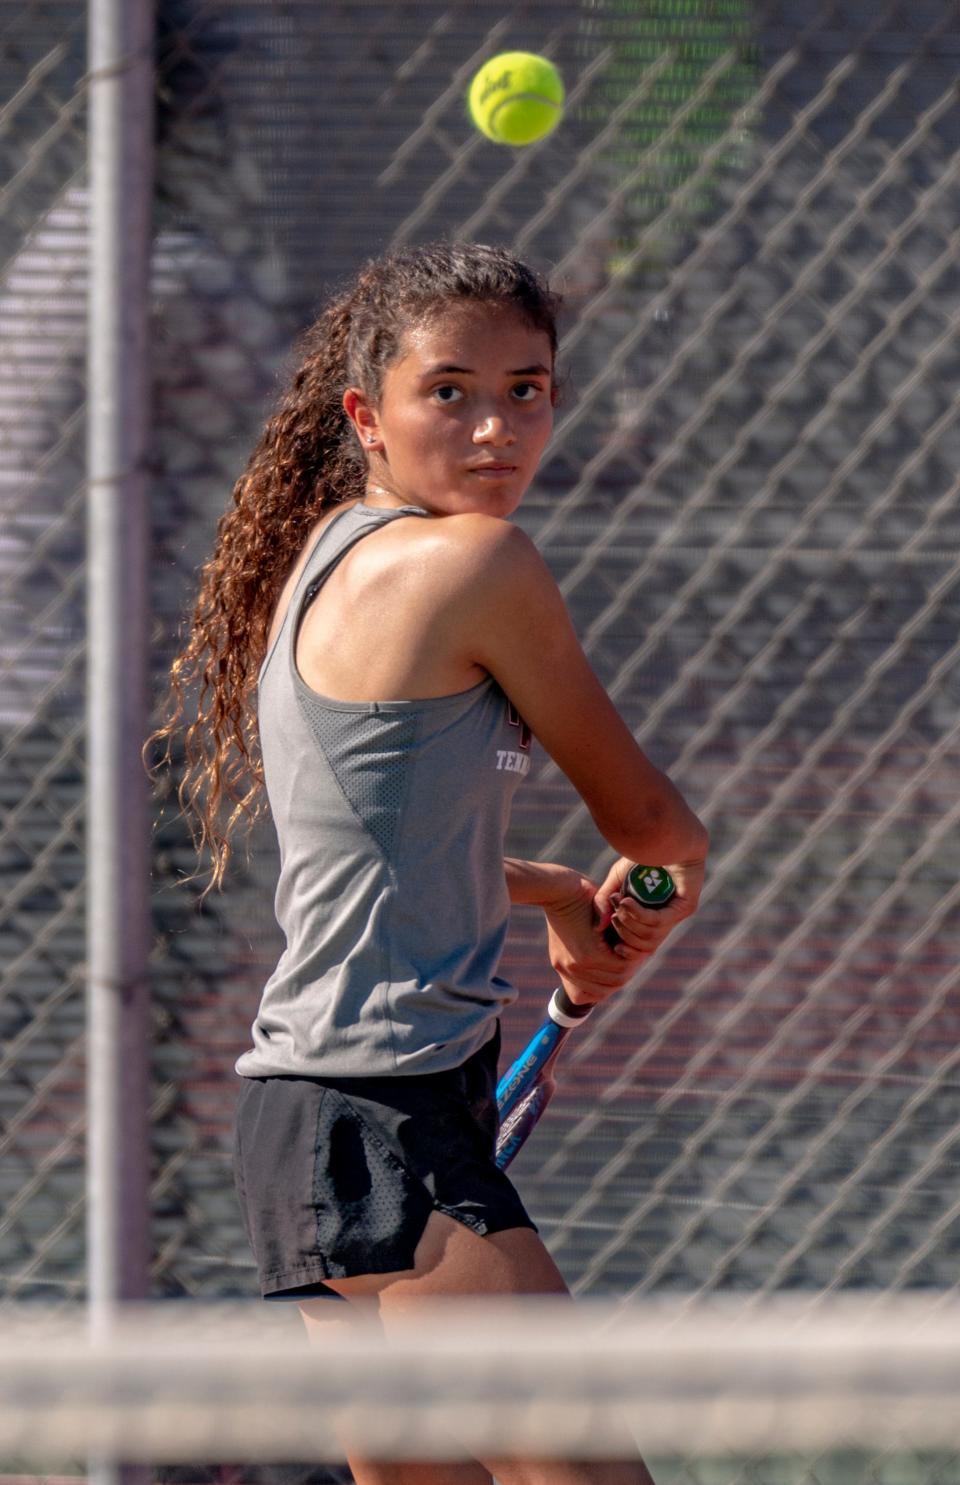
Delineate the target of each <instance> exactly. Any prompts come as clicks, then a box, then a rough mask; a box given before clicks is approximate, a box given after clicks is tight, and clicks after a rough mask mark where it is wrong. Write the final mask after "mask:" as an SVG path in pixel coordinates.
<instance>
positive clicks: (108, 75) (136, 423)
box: [87, 0, 153, 1331]
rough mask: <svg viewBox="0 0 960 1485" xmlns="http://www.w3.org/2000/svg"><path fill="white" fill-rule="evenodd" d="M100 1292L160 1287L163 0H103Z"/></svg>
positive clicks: (94, 156) (97, 954)
mask: <svg viewBox="0 0 960 1485" xmlns="http://www.w3.org/2000/svg"><path fill="white" fill-rule="evenodd" d="M89 88H90V136H89V138H90V157H89V158H90V294H89V366H88V370H89V434H88V476H89V516H88V543H89V552H88V560H89V571H88V585H89V586H88V592H89V599H88V703H87V724H88V770H89V772H88V801H87V805H88V808H87V832H88V858H87V859H88V862H89V878H88V899H87V900H88V907H87V953H88V997H89V999H88V1078H87V1086H88V1095H87V1096H88V1116H89V1151H88V1177H87V1179H88V1191H87V1194H88V1227H87V1239H88V1248H87V1252H88V1288H89V1303H90V1314H91V1321H92V1324H93V1326H94V1329H95V1330H97V1329H99V1330H101V1331H102V1330H103V1329H105V1328H107V1327H108V1326H109V1323H110V1316H111V1312H112V1310H113V1309H114V1306H115V1304H116V1303H117V1302H118V1301H121V1300H125V1299H132V1298H137V1297H142V1296H145V1295H146V1293H147V1287H148V1264H149V1252H148V1184H149V1144H148V1139H147V1095H148V1067H149V1063H148V1047H147V959H148V948H149V927H148V923H149V915H148V913H149V910H148V877H149V856H148V827H147V790H146V780H145V777H144V772H143V767H142V764H141V760H140V748H141V745H142V743H143V738H144V734H145V731H146V719H147V669H148V666H147V612H148V581H147V541H148V522H147V472H146V445H147V438H148V405H149V394H148V385H149V364H148V354H147V352H148V318H149V264H150V239H151V207H152V189H153V182H152V175H153V172H152V151H153V125H152V118H153V0H90V5H89Z"/></svg>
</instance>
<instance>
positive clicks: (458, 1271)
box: [300, 1212, 653, 1485]
mask: <svg viewBox="0 0 960 1485" xmlns="http://www.w3.org/2000/svg"><path fill="white" fill-rule="evenodd" d="M325 1282H326V1283H327V1284H328V1287H329V1288H331V1289H333V1290H335V1291H336V1292H337V1293H338V1294H341V1295H342V1296H343V1297H344V1298H345V1299H347V1300H350V1301H352V1306H351V1308H353V1310H354V1312H356V1311H363V1310H365V1311H367V1312H368V1313H369V1312H370V1311H371V1310H373V1311H375V1312H378V1313H379V1316H380V1319H381V1321H382V1323H383V1326H384V1329H385V1331H386V1332H387V1334H389V1332H390V1328H391V1322H392V1321H394V1320H395V1319H398V1318H400V1317H404V1316H405V1312H406V1311H407V1310H408V1307H410V1306H415V1305H416V1304H417V1302H418V1301H422V1300H429V1299H431V1298H439V1297H450V1296H457V1295H462V1296H464V1297H467V1296H470V1295H481V1294H499V1295H508V1294H518V1295H519V1294H529V1295H536V1294H550V1295H559V1296H567V1297H568V1296H569V1291H568V1289H567V1286H566V1284H565V1283H564V1280H563V1276H562V1275H561V1273H560V1270H559V1269H558V1268H557V1266H556V1264H555V1263H554V1261H553V1259H552V1258H551V1257H550V1254H549V1253H548V1252H547V1250H546V1248H545V1247H544V1245H543V1243H542V1242H541V1240H540V1238H539V1237H538V1236H537V1234H536V1233H535V1232H533V1231H532V1230H531V1229H530V1228H527V1227H517V1228H510V1229H509V1230H507V1231H505V1232H498V1233H493V1234H491V1235H490V1236H489V1237H479V1236H478V1235H477V1234H476V1233H475V1232H472V1231H471V1230H470V1228H468V1227H465V1226H464V1225H463V1224H462V1223H460V1222H456V1221H454V1219H453V1218H452V1217H447V1216H446V1215H444V1214H443V1213H441V1212H434V1213H433V1214H432V1215H431V1216H430V1218H429V1219H428V1221H427V1225H426V1228H425V1230H424V1233H423V1236H422V1238H421V1239H420V1242H419V1244H418V1245H417V1250H416V1254H415V1259H414V1267H413V1268H412V1269H410V1270H408V1271H406V1272H403V1273H393V1274H365V1275H362V1276H359V1277H354V1278H350V1279H335V1280H327V1281H325ZM338 1309H343V1310H346V1309H347V1306H345V1305H344V1306H342V1307H341V1306H338V1305H336V1304H334V1303H331V1301H330V1300H324V1299H319V1300H318V1299H309V1300H302V1301H301V1302H300V1310H301V1313H302V1315H303V1318H304V1322H305V1324H306V1327H307V1331H308V1333H309V1334H310V1335H311V1337H312V1338H314V1339H319V1338H320V1336H321V1334H322V1332H323V1330H324V1327H325V1323H330V1322H331V1321H335V1319H336V1316H335V1315H332V1314H331V1311H334V1312H335V1311H337V1310H338ZM348 1313H349V1311H348ZM351 1463H352V1464H353V1466H354V1469H355V1471H356V1472H357V1477H358V1479H360V1480H361V1481H362V1482H363V1485H367V1482H369V1485H381V1482H382V1485H394V1481H396V1485H407V1481H408V1480H409V1482H410V1485H414V1482H416V1485H420V1482H422V1485H434V1482H435V1481H437V1480H443V1481H444V1485H460V1482H461V1481H462V1482H463V1485H473V1481H474V1479H476V1480H477V1481H478V1482H480V1481H482V1480H483V1479H484V1475H483V1473H482V1470H483V1466H480V1465H478V1464H471V1463H466V1462H464V1463H463V1464H458V1465H457V1466H452V1465H447V1466H429V1465H426V1466H424V1465H419V1466H418V1465H410V1466H406V1467H404V1466H394V1467H392V1468H395V1469H396V1470H397V1473H396V1474H395V1475H394V1474H391V1473H390V1470H391V1467H390V1466H386V1467H383V1466H379V1467H378V1466H373V1467H371V1466H369V1465H361V1464H360V1463H359V1461H357V1462H355V1461H354V1460H352V1459H351ZM484 1464H485V1466H486V1468H487V1470H489V1471H492V1472H493V1473H494V1475H495V1477H496V1479H497V1480H498V1481H500V1482H502V1485H653V1482H652V1481H651V1480H650V1476H649V1474H648V1473H647V1471H646V1469H645V1468H644V1466H643V1463H642V1462H641V1460H639V1459H636V1460H635V1461H632V1462H630V1463H625V1464H612V1463H611V1464H574V1463H563V1462H560V1461H546V1460H544V1461H535V1460H526V1461H520V1460H509V1461H507V1460H492V1459H491V1460H486V1461H484ZM379 1469H383V1473H382V1474H381V1473H379ZM405 1469H407V1470H409V1471H410V1473H409V1474H407V1473H405V1472H404V1470H405ZM434 1470H437V1473H436V1474H435V1473H434ZM461 1471H462V1473H461ZM487 1478H489V1475H487Z"/></svg>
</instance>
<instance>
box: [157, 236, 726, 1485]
mask: <svg viewBox="0 0 960 1485" xmlns="http://www.w3.org/2000/svg"><path fill="white" fill-rule="evenodd" d="M556 311H557V300H556V298H555V296H554V295H553V294H552V293H551V292H550V290H549V289H548V287H547V286H546V284H544V283H543V282H542V281H541V280H540V279H539V278H538V277H537V276H536V275H535V274H534V273H533V272H531V270H530V269H529V268H527V267H526V266H524V265H523V264H521V263H519V262H517V261H516V260H515V259H513V258H512V257H510V256H509V255H508V254H507V253H506V252H504V251H501V250H500V249H497V248H492V247H482V246H477V245H474V244H465V243H464V244H458V243H453V244H441V245H436V246H431V247H425V248H418V249H414V250H410V251H407V252H402V253H400V254H398V255H395V256H392V257H388V258H384V259H381V260H379V261H376V262H373V263H371V264H369V265H368V266H367V267H366V268H365V269H364V270H363V271H362V272H361V273H360V274H359V276H358V277H357V279H356V281H355V283H354V284H353V285H352V287H351V288H350V289H349V290H348V291H347V292H346V293H344V294H343V295H342V296H341V297H339V298H337V299H336V300H334V301H333V302H332V303H331V304H330V305H329V307H328V308H327V309H326V311H325V313H324V314H323V315H322V316H321V318H320V319H319V321H318V322H317V323H316V325H314V326H313V328H312V329H311V330H310V332H309V333H308V335H307V337H306V340H305V343H304V346H303V356H302V361H301V364H300V366H299V369H298V370H297V372H296V374H295V376H294V378H293V383H292V386H291V388H290V390H289V392H288V393H287V395H286V396H285V397H284V399H283V401H282V403H281V405H280V408H279V411H278V412H277V413H276V414H275V416H274V417H273V418H272V419H271V420H270V422H269V423H268V424H267V427H266V429H265V431H264V433H263V435H262V437H261V439H260V441H259V443H258V445H257V447H256V448H255V450H254V452H253V455H252V457H251V459H250V462H249V464H248V466H247V469H246V471H245V473H244V474H243V475H242V477H241V479H240V480H239V482H238V484H237V487H236V490H235V492H234V502H233V507H232V509H231V510H230V511H229V513H228V514H227V515H226V516H224V518H223V520H222V522H221V525H220V528H219V533H218V542H217V547H216V550H215V553H214V555H213V558H212V559H211V561H210V562H209V563H208V565H207V566H206V568H205V569H204V572H203V580H202V587H201V591H200V597H199V600H198V603H197V607H196V611H195V615H194V621H193V628H192V632H191V635H190V639H189V642H188V644H187V646H186V649H185V650H184V652H183V654H182V655H181V656H180V658H179V659H178V660H177V662H176V663H175V665H174V669H173V686H174V695H175V697H176V698H177V704H176V708H175V715H174V717H173V720H172V721H171V723H170V725H169V726H168V727H167V728H165V729H164V732H165V733H166V735H168V736H169V734H170V732H171V731H172V729H173V728H174V727H176V726H177V725H179V723H180V721H181V720H182V717H183V698H184V695H185V687H186V686H187V685H188V684H190V683H193V682H199V686H200V699H199V706H198V711H197V714H196V717H195V719H194V720H193V721H192V723H191V725H190V726H189V728H188V729H187V758H188V769H187V773H186V776H185V782H184V787H183V796H182V797H183V798H184V801H185V802H186V804H187V805H188V806H190V807H191V809H192V810H193V811H194V813H195V815H196V817H197V818H198V820H199V827H200V831H199V833H200V836H201V838H202V842H203V843H204V844H205V845H206V846H207V847H209V848H210V849H211V850H212V854H213V861H214V881H215V882H217V883H219V881H220V879H221V878H222V876H223V871H224V867H225V865H226V861H227V855H228V850H229V836H230V832H231V830H232V828H233V826H234V825H235V824H236V822H237V819H238V818H239V817H240V816H241V815H242V814H243V813H244V812H245V811H246V812H249V811H250V810H251V809H252V808H253V806H254V804H255V799H256V794H257V791H258V790H259V788H260V786H261V782H263V783H265V785H266V792H267V795H268V798H269V805H270V810H271V813H272V816H273V820H274V824H275V826H276V830H277V835H278V839H279V843H280V853H281V867H280V878H279V884H278V887H277V895H276V911H277V917H278V920H279V923H280V925H281V927H282V929H283V931H284V933H285V936H286V948H285V949H284V951H283V954H282V955H281V958H280V961H279V963H278V965H277V967H276V969H275V970H274V972H273V974H272V975H271V977H270V979H269V981H268V983H267V985H266V988H265V990H264V993H263V999H262V1003H261V1006H260V1009H259V1012H258V1014H257V1018H256V1021H255V1022H254V1025H253V1035H252V1045H251V1047H250V1048H249V1050H248V1051H246V1052H244V1053H243V1055H242V1056H241V1057H240V1059H239V1061H238V1063H237V1071H238V1073H239V1074H240V1075H241V1077H242V1079H243V1083H242V1091H241V1093H240V1096H239V1105H238V1113H237V1129H236V1133H237V1142H236V1172H237V1183H238V1190H239V1194H240V1199H241V1204H242V1207H243V1211H244V1216H245V1221H246V1225H247V1230H248V1233H249V1236H250V1240H251V1244H252V1247H253V1250H254V1253H255V1255H256V1259H257V1264H258V1269H259V1274H260V1282H261V1288H262V1291H263V1293H264V1295H265V1296H271V1297H275V1296H289V1297H292V1298H294V1299H296V1300H297V1302H298V1303H299V1307H300V1310H301V1312H302V1314H303V1317H304V1320H305V1322H306V1325H307V1328H308V1330H309V1331H310V1332H311V1333H312V1334H316V1333H318V1332H319V1331H320V1330H321V1328H323V1327H325V1326H330V1325H331V1324H343V1323H346V1322H347V1319H348V1317H349V1316H350V1314H351V1313H354V1312H357V1313H369V1312H371V1311H376V1312H377V1313H378V1314H379V1316H380V1317H381V1319H382V1321H383V1323H384V1325H385V1326H386V1327H387V1329H388V1330H389V1326H390V1323H391V1320H392V1319H393V1318H394V1317H395V1316H396V1315H397V1314H399V1313H400V1312H401V1311H403V1310H404V1309H405V1308H406V1307H408V1306H409V1305H410V1304H411V1303H414V1302H416V1301H417V1300H418V1299H420V1298H429V1297H432V1296H437V1295H476V1294H491V1295H493V1294H497V1295H503V1294H543V1293H551V1294H565V1293H566V1292H567V1291H566V1286H565V1284H564V1281H563V1279H562V1277H561V1275H560V1273H559V1271H558V1270H557V1268H556V1266H555V1264H554V1262H553V1260H552V1259H551V1257H550V1255H549V1253H548V1252H547V1250H546V1248H545V1247H544V1245H543V1243H542V1242H541V1240H540V1238H539V1237H538V1235H537V1232H536V1229H535V1227H534V1224H533V1223H532V1222H531V1220H530V1218H529V1217H528V1216H527V1214H526V1212H525V1211H524V1208H523V1204H522V1202H521V1200H520V1198H519V1196H518V1195H517V1193H516V1191H515V1190H514V1188H513V1186H512V1185H511V1183H510V1181H509V1180H508V1178H507V1177H506V1175H505V1174H503V1173H502V1172H500V1171H499V1170H498V1169H497V1167H496V1165H495V1164H494V1158H493V1156H494V1142H495V1137H496V1107H495V1100H494V1089H495V1085H496V1060H497V1051H498V1047H499V1019H498V1018H499V1016H500V1013H501V1012H502V1011H503V1010H504V1009H505V1008H506V1007H507V1006H508V1005H509V1004H510V1002H511V1001H512V1000H513V999H514V995H515V992H514V990H513V988H512V987H511V986H510V985H509V984H508V983H507V982H506V981H504V980H503V979H502V978H500V976H499V975H498V973H497V966H498V960H499V957H500V953H501V950H502V947H503V942H504V936H505V933H506V929H507V923H508V917H509V909H510V904H511V902H515V903H528V904H531V903H532V904H536V905H538V906H539V907H540V908H542V910H543V913H544V917H545V920H546V929H547V940H548V948H549V955H550V960H551V963H552V964H553V967H554V969H555V971H556V973H557V974H558V975H559V977H560V979H561V981H562V983H563V985H564V987H565V988H566V990H567V992H568V994H569V995H570V996H571V997H572V998H573V999H574V1000H575V1001H600V1000H603V999H605V998H606V997H607V996H609V995H611V994H613V993H614V992H615V991H616V990H617V989H619V988H620V987H621V986H622V985H623V984H624V983H625V982H626V981H627V980H629V979H630V978H631V976H632V975H633V974H634V973H635V971H636V968H637V965H638V962H639V961H640V960H641V959H642V958H643V957H644V956H645V955H648V954H650V953H652V952H653V951H654V950H655V949H656V948H657V947H658V945H659V944H661V943H662V941H663V939H664V938H665V937H666V935H667V934H668V933H669V932H670V930H671V929H672V928H673V927H675V925H676V924H677V923H678V922H679V921H680V920H681V919H682V918H684V917H686V916H687V915H688V914H689V913H691V912H692V911H693V910H694V908H695V907H696V904H697V899H698V896H699V892H700V886H701V882H702V877H703V860H704V855H705V851H706V834H705V831H704V829H703V827H702V826H701V825H700V823H699V822H698V820H697V819H696V817H695V816H694V815H693V814H692V813H691V811H690V809H689V808H688V807H687V805H686V804H685V803H684V801H683V799H682V798H681V796H680V794H679V793H678V791H677V790H676V788H675V787H674V786H673V785H672V784H671V783H670V781H669V780H668V779H667V778H666V777H665V776H664V774H662V773H661V772H660V771H659V770H657V769H656V768H655V767H654V766H653V765H652V764H651V763H650V762H649V760H648V759H647V758H646V757H645V756H644V754H643V752H642V751H641V750H640V748H639V747H638V746H637V744H636V742H635V740H634V738H633V736H632V734H631V733H630V731H629V730H628V728H627V727H626V725H625V724H624V722H623V721H622V720H621V718H620V717H619V715H618V714H617V712H616V710H615V708H614V706H613V704H612V703H611V701H610V700H609V698H608V697H607V695H606V693H605V691H604V690H603V687H602V686H601V685H600V683H599V681H598V680H597V678H596V676H595V675H594V673H593V671H592V670H591V668H590V665H589V664H588V662H587V660H586V657H585V656H584V654H583V652H582V650H581V648H580V646H579V644H578V642H577V639H576V637H575V634H574V632H573V629H572V627H571V623H570V619H569V617H568V615H567V612H566V609H565V607H564V603H563V600H562V598H561V596H560V593H559V591H558V588H557V585H556V583H555V581H554V579H553V577H552V576H551V574H550V572H549V570H548V569H547V567H546V565H545V563H544V562H543V561H542V559H541V558H540V556H539V555H538V553H537V550H536V548H535V547H534V545H533V543H532V542H531V541H530V540H529V539H528V538H527V537H526V536H525V535H524V534H523V533H522V532H521V531H520V530H519V528H518V527H516V526H514V525H511V524H510V521H509V517H510V516H511V515H513V513H514V512H515V511H516V509H517V507H518V506H519V504H520V501H521V499H522V498H523V494H524V491H525V490H526V489H527V487H528V485H529V484H530V481H531V480H532V478H533V476H534V473H535V471H536V469H537V465H538V462H539V460H540V458H541V455H542V454H543V452H544V449H545V447H546V444H547V440H548V439H549V437H550V431H551V427H552V422H553V409H554V404H555V401H556V380H555V367H554V360H555V354H556V344H557V335H556ZM531 737H536V738H537V739H538V740H539V742H540V743H541V744H542V746H543V747H544V748H545V749H546V751H547V752H548V753H549V754H550V755H551V757H552V758H554V759H555V761H556V762H557V764H558V765H559V766H560V768H561V769H562V770H563V771H564V773H565V774H566V775H567V777H568V778H569V779H570V780H571V781H572V783H573V785H574V786H575V788H576V789H577V790H578V792H579V794H580V796H581V797H582V799H583V800H584V802H585V804H586V805H587V807H588V809H589V811H590V813H591V815H592V817H593V820H594V821H595V823H596V826H597V829H598V831H599V833H600V836H601V837H602V838H603V840H604V841H606V842H607V843H608V844H609V845H610V846H611V847H612V848H613V850H614V851H616V852H619V853H621V854H620V859H619V860H618V861H617V862H616V863H615V864H614V865H613V866H612V867H611V869H610V871H609V873H608V874H607V876H606V879H605V880H604V881H603V882H602V883H599V884H598V883H595V882H592V881H590V880H589V879H588V878H587V877H585V876H584V875H583V874H582V873H581V872H579V871H577V870H575V869H573V868H571V867H568V866H563V865H559V864H555V863H536V862H527V861H516V860H509V859H507V860H505V859H504V856H503V841H504V834H505V831H506V827H507V823H508V819H509V813H510V804H511V800H512V798H513V795H514V793H515V791H516V789H517V788H518V787H520V786H522V782H523V777H524V774H525V773H526V772H527V768H528V766H529V756H530V744H531ZM258 750H259V751H258ZM260 757H262V768H261V763H260V762H259V759H260ZM225 801H230V802H232V805H233V812H232V815H231V817H230V819H229V821H228V824H227V827H226V828H225V829H223V830H221V828H220V827H219V825H218V820H219V818H220V811H221V807H222V806H223V804H224V802H225ZM637 860H644V861H655V862H658V863H662V864H663V865H666V866H667V867H669V870H670V871H671V873H672V875H673V877H674V879H675V881H676V883H677V895H676V898H675V899H674V901H673V902H672V903H671V904H670V905H669V906H668V907H667V908H666V909H664V910H661V911H660V912H659V913H653V912H650V911H648V910H645V909H642V908H639V907H637V906H636V905H635V904H633V903H632V902H630V901H628V900H626V899H624V900H621V898H620V895H619V890H618V889H619V888H620V887H621V885H622V882H623V877H624V873H625V871H626V870H627V868H628V865H629V863H630V862H631V861H637ZM611 913H612V916H613V921H614V923H615V925H616V928H617V930H618V932H619V934H620V937H621V939H622V943H621V945H620V946H619V947H618V948H617V949H612V948H610V947H609V946H608V945H607V944H606V942H605V940H604V937H603V934H602V929H603V927H604V926H605V924H606V922H608V921H609V920H610V917H611ZM336 1297H340V1298H341V1299H343V1300H347V1301H349V1302H350V1304H341V1305H331V1303H330V1300H331V1298H336ZM573 1364H574V1359H573V1358H571V1365H573ZM351 1467H352V1468H353V1471H354V1475H355V1478H356V1480H357V1482H358V1485H400V1482H404V1485H406V1482H419V1485H426V1482H431V1485H433V1482H436V1485H441V1482H442V1485H481V1482H489V1480H490V1473H489V1471H490V1469H491V1468H495V1469H496V1472H497V1477H498V1479H499V1480H500V1481H501V1482H502V1485H574V1482H588V1481H590V1482H595V1485H596V1482H604V1485H613V1482H615V1481H616V1482H621V1481H622V1482H626V1481H631V1482H637V1481H649V1475H648V1474H647V1473H646V1471H645V1469H644V1467H643V1465H642V1464H641V1463H640V1462H639V1460H638V1461H636V1462H634V1463H631V1464H629V1465H595V1466H585V1465H579V1466H578V1465H574V1464H570V1465H561V1464H556V1463H549V1464H548V1463H545V1462H542V1463H540V1464H537V1463H533V1462H530V1461H525V1462H523V1463H519V1462H503V1461H485V1462H484V1463H483V1464H481V1463H479V1462H478V1463H477V1464H476V1465H470V1464H459V1465H448V1466H437V1465H426V1464H424V1465H415V1466H414V1465H405V1466H400V1465H397V1466H384V1465H374V1464H371V1463H369V1462H366V1463H365V1462H363V1461H362V1460H351Z"/></svg>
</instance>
